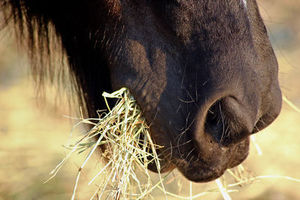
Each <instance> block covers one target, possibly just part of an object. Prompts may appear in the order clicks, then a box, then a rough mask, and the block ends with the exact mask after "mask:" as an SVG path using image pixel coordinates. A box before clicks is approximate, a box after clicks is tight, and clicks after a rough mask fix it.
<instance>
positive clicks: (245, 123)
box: [204, 97, 254, 146]
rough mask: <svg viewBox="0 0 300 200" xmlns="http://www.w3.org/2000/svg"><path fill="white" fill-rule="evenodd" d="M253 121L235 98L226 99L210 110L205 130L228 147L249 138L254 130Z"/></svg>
mask: <svg viewBox="0 0 300 200" xmlns="http://www.w3.org/2000/svg"><path fill="white" fill-rule="evenodd" d="M253 121H254V120H251V117H250V114H249V112H246V111H245V108H244V107H243V106H242V105H240V104H239V103H238V102H237V101H236V100H235V99H234V98H231V97H225V98H222V99H220V100H218V101H216V102H215V103H214V104H213V105H212V106H211V107H210V108H209V109H208V112H207V114H206V121H205V126H204V128H205V132H206V133H207V134H210V135H211V136H212V137H213V138H214V140H215V141H216V142H218V143H220V144H222V145H225V146H227V145H229V144H231V143H236V142H239V141H241V140H242V139H244V138H245V137H247V136H249V135H250V134H251V133H252V130H253V128H254V122H253Z"/></svg>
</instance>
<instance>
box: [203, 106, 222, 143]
mask: <svg viewBox="0 0 300 200" xmlns="http://www.w3.org/2000/svg"><path fill="white" fill-rule="evenodd" d="M205 132H207V133H209V134H211V135H212V136H213V138H214V139H215V140H216V141H218V142H221V140H222V139H223V138H222V137H223V136H225V119H224V116H223V113H222V108H221V103H220V101H217V102H216V103H214V105H213V106H211V107H210V108H209V109H208V112H207V115H206V121H205Z"/></svg>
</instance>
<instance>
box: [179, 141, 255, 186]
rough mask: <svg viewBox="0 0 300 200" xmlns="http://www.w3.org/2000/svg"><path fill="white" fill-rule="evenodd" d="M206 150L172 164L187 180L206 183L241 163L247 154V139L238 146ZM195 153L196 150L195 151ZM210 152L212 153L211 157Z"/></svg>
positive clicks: (219, 146) (220, 146)
mask: <svg viewBox="0 0 300 200" xmlns="http://www.w3.org/2000/svg"><path fill="white" fill-rule="evenodd" d="M216 145H217V146H218V147H216V148H214V149H208V153H207V152H203V151H202V152H201V151H199V150H198V152H196V153H195V155H194V156H190V158H188V159H186V158H183V157H182V158H179V159H178V158H177V159H175V162H174V164H175V165H176V167H177V168H178V169H179V171H180V172H181V173H182V174H183V175H184V176H185V177H186V178H187V179H189V180H191V181H195V182H208V181H212V180H215V179H217V178H219V177H220V176H222V175H223V173H224V172H225V171H226V170H227V169H230V168H233V167H235V166H237V165H239V164H240V163H242V162H243V161H244V160H245V159H246V158H247V156H248V153H249V137H248V138H246V139H244V140H243V141H241V142H240V143H238V144H235V145H231V146H227V147H225V146H222V145H220V144H216ZM195 151H196V150H195ZM211 152H213V153H212V154H211V155H208V154H210V153H211Z"/></svg>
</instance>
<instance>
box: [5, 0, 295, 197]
mask: <svg viewBox="0 0 300 200" xmlns="http://www.w3.org/2000/svg"><path fill="white" fill-rule="evenodd" d="M258 3H259V6H260V10H261V14H262V16H263V18H264V21H265V23H266V25H267V28H268V30H269V34H270V39H271V42H272V44H273V47H274V49H275V52H276V55H277V58H278V61H279V66H280V73H279V79H280V84H281V88H282V91H283V94H284V95H285V96H286V97H287V98H288V99H289V100H290V101H291V102H293V103H294V104H295V105H296V106H298V107H300V1H299V0H285V1H282V0H259V1H258ZM28 66H29V64H28V59H27V58H26V52H25V51H24V49H23V50H22V49H19V48H18V46H17V45H16V41H15V39H14V37H13V32H12V31H11V30H8V29H6V30H5V31H2V32H1V33H0V117H1V120H0V200H13V199H16V200H23V199H24V200H25V199H26V200H27V199H45V200H46V199H61V200H64V199H70V197H71V194H72V189H73V185H74V182H75V178H76V173H77V169H78V167H79V166H80V160H82V158H80V156H79V157H78V158H73V159H71V160H70V161H69V162H68V163H67V164H66V166H65V167H63V168H62V170H61V171H60V172H59V173H58V174H57V176H56V177H55V178H54V179H52V180H51V181H49V182H47V183H45V184H44V181H45V180H47V179H48V178H49V175H48V174H49V172H50V171H51V170H52V169H53V168H54V167H55V166H56V165H57V164H58V163H59V161H60V160H61V159H63V157H64V156H65V155H66V152H67V151H66V150H65V148H64V147H63V145H64V144H65V143H66V141H67V140H68V137H69V133H70V131H71V129H72V124H74V123H75V122H76V121H74V120H71V119H70V117H67V116H71V115H73V114H72V113H76V112H77V113H78V110H79V108H73V110H70V109H69V107H68V106H67V105H68V104H67V98H65V97H64V95H62V96H63V97H61V98H57V94H56V92H55V91H57V88H55V87H51V86H49V87H48V88H49V89H48V90H46V91H47V92H46V93H47V95H46V97H41V96H40V95H37V94H36V88H34V83H33V81H32V79H31V78H30V73H29V68H28ZM74 109H75V112H73V111H74ZM75 117H76V116H75ZM256 143H257V144H258V145H259V146H260V148H261V151H262V155H259V154H258V152H257V150H256V148H255V146H254V145H251V153H250V156H249V158H248V159H247V161H246V162H245V163H244V165H243V166H244V167H245V169H246V171H247V173H246V175H245V176H249V177H251V176H264V175H273V176H274V177H273V178H265V179H261V180H260V181H254V182H252V183H251V184H246V185H245V186H243V187H240V188H238V191H236V192H233V193H231V194H230V195H231V197H232V198H233V199H252V200H258V199H263V200H285V199H300V183H299V182H298V183H297V182H294V181H291V180H287V179H284V178H278V177H277V178H276V177H275V176H288V177H294V178H298V179H300V170H299V169H300V113H298V112H297V111H296V110H295V109H292V108H291V107H290V106H289V105H287V103H285V102H284V103H283V109H282V112H281V115H280V116H279V118H278V119H277V120H276V121H275V122H274V123H273V124H272V125H271V126H270V127H268V128H267V129H265V130H264V131H262V132H261V133H259V134H257V135H256ZM94 160H95V163H92V164H90V166H89V168H93V169H94V168H99V166H100V164H99V163H98V162H97V159H96V158H95V159H94ZM91 174H93V172H89V171H88V170H84V171H83V174H82V179H81V182H80V187H79V191H78V195H79V196H78V199H87V198H88V197H89V196H90V195H91V193H90V191H93V190H94V189H95V188H94V187H95V186H87V184H86V182H87V181H89V180H90V178H91ZM171 176H172V177H173V181H169V183H168V184H167V188H168V189H169V190H170V191H171V192H174V193H176V194H180V195H187V194H189V191H190V187H189V186H190V183H189V182H188V181H186V180H185V179H184V178H182V177H181V175H179V174H178V173H177V172H175V173H173V174H172V175H171ZM215 187H216V183H215V182H211V183H208V184H195V183H194V184H192V189H193V194H197V193H199V192H204V191H207V190H209V189H211V188H215ZM154 195H155V194H154ZM157 199H160V198H159V197H157ZM171 199H172V198H171ZM174 199H176V198H174ZM199 199H200V198H199ZM201 199H222V196H221V195H220V194H219V193H209V194H208V195H206V196H204V197H202V198H201Z"/></svg>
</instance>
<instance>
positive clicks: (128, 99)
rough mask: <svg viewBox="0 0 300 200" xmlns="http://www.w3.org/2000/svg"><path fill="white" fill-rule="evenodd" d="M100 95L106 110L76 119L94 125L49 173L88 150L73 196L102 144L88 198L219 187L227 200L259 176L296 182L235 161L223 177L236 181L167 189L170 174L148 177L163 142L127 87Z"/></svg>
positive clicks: (144, 196)
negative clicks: (254, 172) (251, 172)
mask: <svg viewBox="0 0 300 200" xmlns="http://www.w3.org/2000/svg"><path fill="white" fill-rule="evenodd" d="M103 97H104V100H105V102H106V105H107V109H108V110H107V111H108V112H107V113H106V112H105V111H99V112H98V115H99V117H98V118H90V119H84V118H83V117H82V118H80V122H79V123H78V124H76V125H75V127H74V128H76V127H78V126H80V125H82V124H89V125H91V126H92V128H91V129H90V130H89V131H87V132H85V133H84V134H83V135H81V137H80V139H78V140H77V142H75V143H73V144H70V145H67V146H66V147H67V148H68V149H69V150H70V152H69V153H68V154H67V155H66V157H65V158H64V159H63V160H62V161H61V162H60V163H59V164H58V165H57V166H56V168H55V169H54V170H53V171H52V172H51V173H50V174H51V177H50V178H49V180H50V179H52V178H53V177H54V176H55V175H56V174H57V173H58V171H59V170H60V169H61V167H62V166H63V164H64V163H65V162H66V161H67V160H68V159H69V158H70V157H71V155H72V154H73V153H74V152H77V153H82V152H88V153H87V156H86V158H85V160H84V161H83V163H82V164H81V166H80V167H79V169H78V173H77V177H76V181H75V185H74V190H73V194H72V198H71V199H72V200H74V199H75V197H76V191H77V188H78V185H79V180H80V176H81V172H82V170H83V168H84V167H85V166H86V164H87V162H88V161H89V160H90V158H91V156H92V155H93V154H94V153H95V152H96V150H97V149H99V147H100V146H102V145H105V149H106V150H105V151H104V152H101V153H102V158H103V159H104V160H105V166H104V167H103V168H102V169H101V170H100V171H99V172H98V173H97V174H96V175H95V176H94V177H93V178H92V179H91V180H90V181H89V183H88V184H89V185H90V184H95V182H96V181H98V182H97V186H98V188H97V190H96V191H95V192H94V194H92V195H91V198H90V199H149V198H150V197H151V193H152V192H153V190H154V189H158V190H160V191H162V192H163V194H164V196H165V199H167V197H168V196H170V197H175V198H176V199H190V200H191V199H197V198H199V197H202V196H205V195H207V194H209V193H212V192H219V193H221V195H222V197H223V198H224V199H225V200H230V199H231V197H230V196H229V193H231V192H237V191H239V190H237V189H235V188H236V187H239V188H240V187H241V186H245V185H248V184H250V183H252V182H254V181H256V180H259V179H265V178H283V179H288V180H291V181H295V182H298V181H299V180H298V179H293V178H290V177H285V176H258V177H254V176H249V173H248V172H247V171H246V170H245V169H244V167H243V166H242V165H239V166H238V167H236V168H235V169H229V170H227V173H226V174H227V177H228V175H229V176H230V177H231V179H234V183H230V184H227V183H226V178H225V176H223V177H221V178H219V179H217V180H216V181H215V182H216V185H217V187H216V188H212V189H210V190H207V191H204V192H201V193H198V194H196V195H193V191H192V182H190V192H189V193H190V194H189V196H187V197H185V196H180V195H177V194H173V193H171V192H168V191H166V189H165V187H164V180H165V179H166V177H167V176H168V175H169V174H166V175H164V176H163V175H162V174H160V173H158V177H159V180H158V181H156V182H154V181H153V180H152V178H151V177H150V171H149V170H148V165H149V164H150V163H154V164H155V165H156V167H157V169H158V171H160V164H159V158H158V155H157V153H156V149H159V148H162V147H161V146H158V145H156V144H154V142H153V141H152V139H151V137H150V133H149V127H148V126H147V124H146V123H145V119H144V118H143V117H142V112H141V110H140V109H139V107H138V106H137V104H136V101H135V100H134V98H133V97H132V96H131V95H130V94H129V91H128V90H127V89H126V88H122V89H120V90H118V91H116V92H113V93H111V94H109V93H106V92H104V93H103ZM108 98H113V99H117V103H116V105H115V106H114V107H113V108H111V107H110V106H109V105H108V100H107V99H108ZM252 141H253V142H254V144H255V147H256V149H257V151H258V154H259V155H261V154H262V153H261V150H260V148H259V146H258V144H257V143H256V142H255V138H253V137H252ZM104 177H105V178H104ZM99 181H100V183H99ZM229 188H230V190H229Z"/></svg>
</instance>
